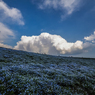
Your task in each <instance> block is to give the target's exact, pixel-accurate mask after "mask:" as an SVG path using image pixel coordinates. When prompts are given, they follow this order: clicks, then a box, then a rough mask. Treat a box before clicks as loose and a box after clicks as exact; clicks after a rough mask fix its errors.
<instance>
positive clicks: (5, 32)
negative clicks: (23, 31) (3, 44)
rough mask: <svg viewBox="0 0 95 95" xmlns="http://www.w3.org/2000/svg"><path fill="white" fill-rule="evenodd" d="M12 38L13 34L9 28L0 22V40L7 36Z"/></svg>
mask: <svg viewBox="0 0 95 95" xmlns="http://www.w3.org/2000/svg"><path fill="white" fill-rule="evenodd" d="M11 37H12V38H14V37H15V35H14V33H13V31H12V30H11V29H9V28H8V27H7V26H6V25H4V24H3V23H0V41H3V40H5V39H7V38H11Z"/></svg>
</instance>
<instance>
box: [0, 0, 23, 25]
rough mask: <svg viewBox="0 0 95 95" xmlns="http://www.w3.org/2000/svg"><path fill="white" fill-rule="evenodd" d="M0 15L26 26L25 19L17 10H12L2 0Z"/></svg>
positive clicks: (0, 0)
mask: <svg viewBox="0 0 95 95" xmlns="http://www.w3.org/2000/svg"><path fill="white" fill-rule="evenodd" d="M0 13H2V14H3V16H5V17H10V18H11V19H12V20H13V21H15V22H17V23H18V24H20V25H24V22H23V20H22V19H23V17H22V14H21V12H20V10H18V9H17V8H10V7H9V6H8V5H7V4H6V3H5V2H3V1H2V0H0Z"/></svg>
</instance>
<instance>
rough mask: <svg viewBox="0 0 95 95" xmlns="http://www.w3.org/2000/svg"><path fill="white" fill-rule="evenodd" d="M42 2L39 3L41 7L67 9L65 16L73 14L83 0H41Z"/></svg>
mask: <svg viewBox="0 0 95 95" xmlns="http://www.w3.org/2000/svg"><path fill="white" fill-rule="evenodd" d="M41 1H42V2H41V3H40V4H39V8H40V9H47V8H48V9H50V8H53V9H55V10H62V11H65V15H62V17H65V16H67V15H70V14H72V13H73V12H74V11H75V10H76V9H77V8H78V7H79V6H80V2H81V0H41Z"/></svg>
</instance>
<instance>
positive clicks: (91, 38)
mask: <svg viewBox="0 0 95 95" xmlns="http://www.w3.org/2000/svg"><path fill="white" fill-rule="evenodd" d="M84 39H85V40H87V41H92V42H94V40H95V31H94V34H92V35H90V36H88V37H84Z"/></svg>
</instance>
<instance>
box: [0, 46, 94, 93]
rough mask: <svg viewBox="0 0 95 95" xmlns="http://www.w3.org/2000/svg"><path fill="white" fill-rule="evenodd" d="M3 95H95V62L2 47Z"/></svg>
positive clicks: (0, 83)
mask: <svg viewBox="0 0 95 95" xmlns="http://www.w3.org/2000/svg"><path fill="white" fill-rule="evenodd" d="M0 95H95V59H94V58H93V59H91V58H73V57H62V56H51V55H45V54H36V53H30V52H25V51H17V50H11V49H6V48H0Z"/></svg>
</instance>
